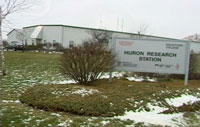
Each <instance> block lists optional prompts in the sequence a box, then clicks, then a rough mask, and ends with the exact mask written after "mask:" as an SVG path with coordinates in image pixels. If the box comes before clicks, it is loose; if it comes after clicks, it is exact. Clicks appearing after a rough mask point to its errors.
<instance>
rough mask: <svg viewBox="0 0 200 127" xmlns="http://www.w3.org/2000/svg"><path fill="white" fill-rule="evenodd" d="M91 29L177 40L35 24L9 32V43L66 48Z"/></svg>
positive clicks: (196, 45) (196, 47) (87, 35)
mask: <svg viewBox="0 0 200 127" xmlns="http://www.w3.org/2000/svg"><path fill="white" fill-rule="evenodd" d="M91 31H106V32H108V33H109V36H110V39H109V40H110V41H109V44H111V39H112V38H114V37H118V38H143V39H158V40H169V41H170V40H177V39H173V38H165V37H158V36H150V35H142V34H134V33H128V32H119V31H111V30H102V29H94V28H86V27H77V26H68V25H34V26H28V27H24V28H23V29H21V30H19V29H14V30H12V31H11V32H9V33H8V34H7V36H8V43H9V44H10V43H11V42H13V41H17V42H20V43H23V44H25V45H37V44H46V43H51V44H52V45H54V44H57V43H58V44H60V45H62V46H63V47H64V48H70V47H73V46H77V45H81V44H83V43H84V42H87V40H88V39H90V38H92V35H91ZM191 43H192V44H191V45H192V46H191V47H192V48H194V49H192V51H193V52H195V53H200V43H198V42H191Z"/></svg>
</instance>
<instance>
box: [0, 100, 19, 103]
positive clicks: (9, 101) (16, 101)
mask: <svg viewBox="0 0 200 127" xmlns="http://www.w3.org/2000/svg"><path fill="white" fill-rule="evenodd" d="M2 102H3V103H20V101H19V100H15V101H13V100H2Z"/></svg>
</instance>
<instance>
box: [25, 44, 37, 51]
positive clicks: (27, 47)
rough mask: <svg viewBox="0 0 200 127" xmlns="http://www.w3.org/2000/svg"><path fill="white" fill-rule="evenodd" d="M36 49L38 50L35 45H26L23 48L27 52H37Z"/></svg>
mask: <svg viewBox="0 0 200 127" xmlns="http://www.w3.org/2000/svg"><path fill="white" fill-rule="evenodd" d="M37 49H38V48H37V46H36V45H27V46H26V47H25V50H27V51H31V50H37Z"/></svg>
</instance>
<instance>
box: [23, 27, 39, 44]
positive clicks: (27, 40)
mask: <svg viewBox="0 0 200 127" xmlns="http://www.w3.org/2000/svg"><path fill="white" fill-rule="evenodd" d="M35 28H36V27H29V28H25V29H24V34H25V36H26V37H25V40H24V42H25V43H26V44H27V45H36V41H35V39H33V38H31V34H32V33H33V31H34V29H35Z"/></svg>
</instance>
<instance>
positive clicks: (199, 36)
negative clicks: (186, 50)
mask: <svg viewBox="0 0 200 127" xmlns="http://www.w3.org/2000/svg"><path fill="white" fill-rule="evenodd" d="M183 40H189V41H197V42H200V34H194V35H190V36H187V37H184V38H183Z"/></svg>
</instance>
